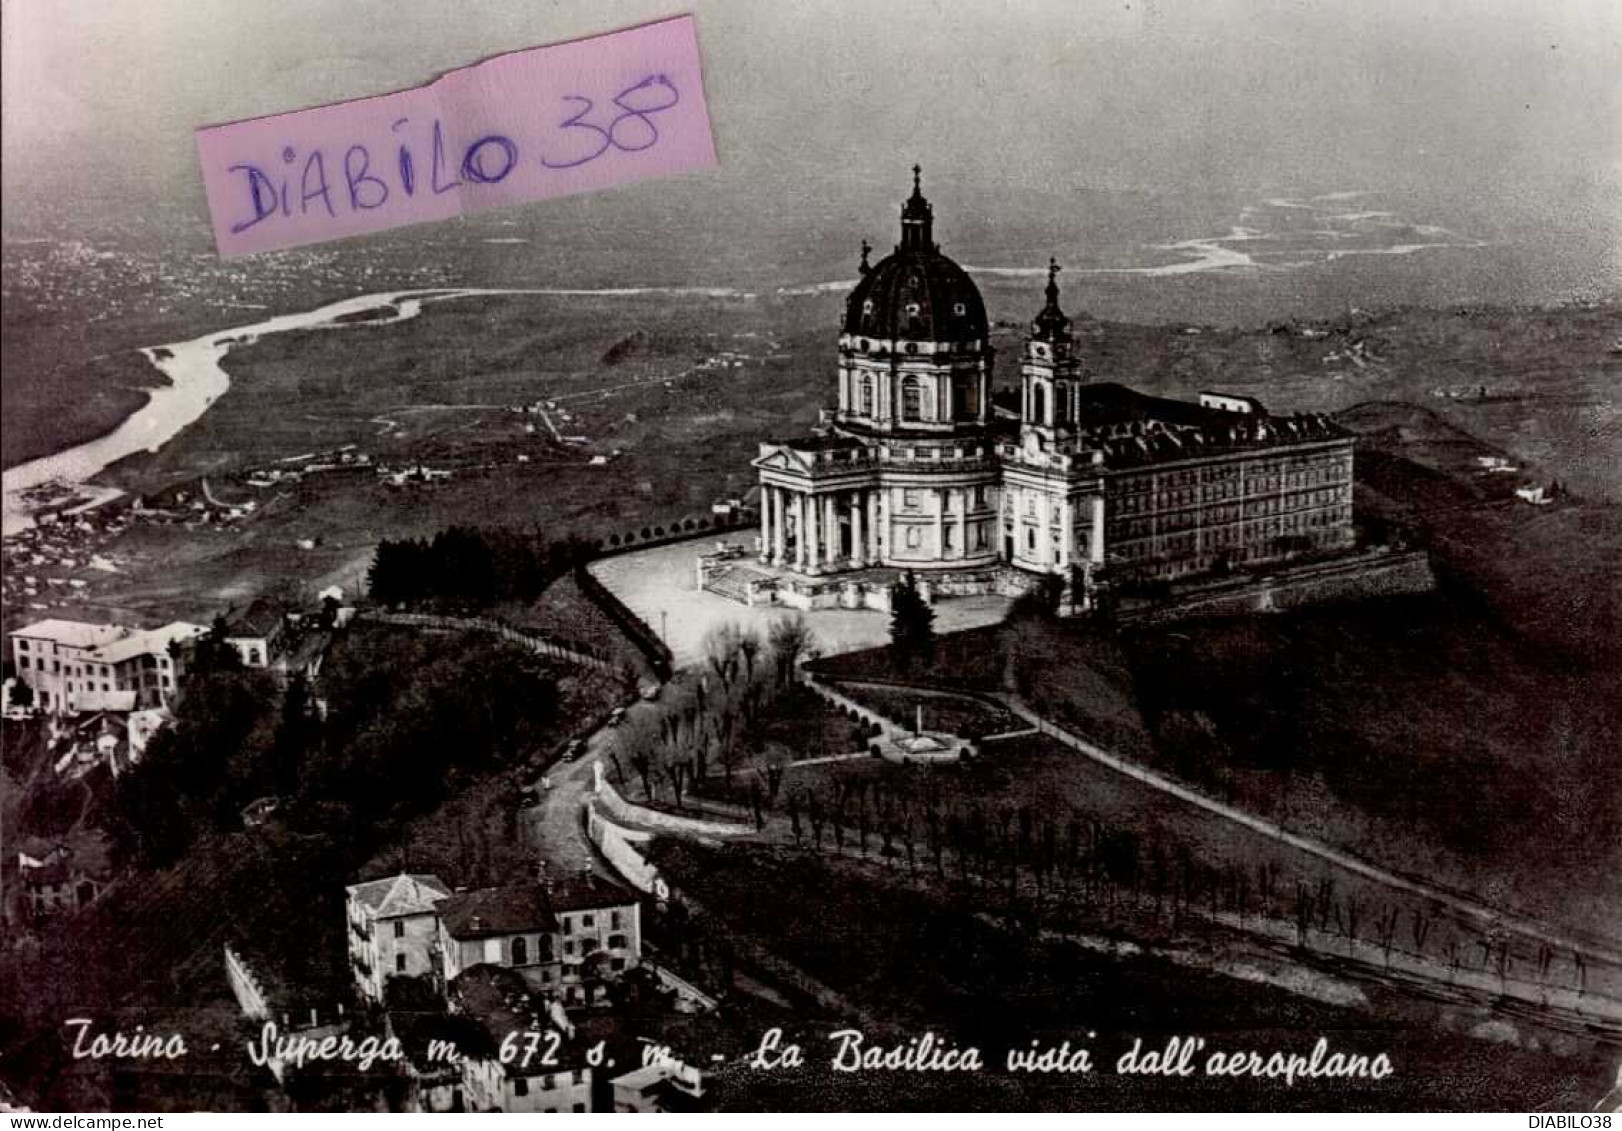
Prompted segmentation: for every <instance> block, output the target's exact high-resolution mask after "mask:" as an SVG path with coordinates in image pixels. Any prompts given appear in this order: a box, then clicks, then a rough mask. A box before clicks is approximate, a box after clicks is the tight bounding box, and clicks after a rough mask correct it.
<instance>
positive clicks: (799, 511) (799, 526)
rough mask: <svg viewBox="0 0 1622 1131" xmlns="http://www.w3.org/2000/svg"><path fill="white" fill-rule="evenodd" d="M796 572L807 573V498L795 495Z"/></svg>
mask: <svg viewBox="0 0 1622 1131" xmlns="http://www.w3.org/2000/svg"><path fill="white" fill-rule="evenodd" d="M792 505H793V508H794V570H795V572H796V573H804V572H805V496H804V495H803V494H801V493H800V492H798V491H796V492H795V493H794V502H793V504H792Z"/></svg>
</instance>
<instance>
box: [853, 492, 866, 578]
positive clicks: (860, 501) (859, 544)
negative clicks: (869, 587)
mask: <svg viewBox="0 0 1622 1131" xmlns="http://www.w3.org/2000/svg"><path fill="white" fill-rule="evenodd" d="M866 506H867V496H866V495H865V494H864V493H863V492H861V491H853V492H852V493H851V496H850V560H851V564H852V565H854V566H855V567H856V568H857V569H861V568H862V567H863V566H865V565H866V564H867V545H866V543H865V542H863V540H862V509H863V508H864V507H866Z"/></svg>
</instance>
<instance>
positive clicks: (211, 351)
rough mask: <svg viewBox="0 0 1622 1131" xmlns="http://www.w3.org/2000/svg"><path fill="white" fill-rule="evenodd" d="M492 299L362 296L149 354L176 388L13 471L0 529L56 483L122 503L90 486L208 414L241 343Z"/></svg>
mask: <svg viewBox="0 0 1622 1131" xmlns="http://www.w3.org/2000/svg"><path fill="white" fill-rule="evenodd" d="M491 293H498V292H493V291H485V290H444V289H439V290H412V291H394V292H390V293H385V294H373V295H359V296H357V297H354V298H346V299H342V300H340V301H338V302H334V303H330V304H328V305H326V306H322V307H318V308H316V309H315V310H306V311H301V312H299V313H296V314H280V315H277V316H276V317H274V318H267V319H265V320H264V321H262V322H255V323H253V324H252V325H248V326H238V327H236V328H235V329H230V330H217V331H213V332H211V333H207V334H204V335H202V336H201V337H198V338H192V339H191V340H190V341H185V342H173V343H171V344H169V345H165V346H152V347H148V348H146V349H143V350H141V353H142V355H143V356H145V357H146V359H147V360H148V361H150V362H151V363H152V364H153V365H154V366H156V367H157V369H158V371H159V372H161V373H162V374H163V375H164V376H165V377H167V378H168V381H169V383H168V384H166V385H163V386H160V387H159V388H155V389H153V390H151V392H150V394H149V398H148V400H147V403H146V404H145V405H143V406H142V407H141V408H140V409H138V410H137V411H136V412H134V413H132V414H131V415H130V416H129V417H128V418H126V419H125V420H124V422H123V423H122V424H120V425H119V426H118V427H117V428H115V429H113V430H112V431H111V432H108V433H107V434H106V435H104V436H100V437H98V438H97V439H94V440H90V441H88V442H87V443H83V444H79V445H77V446H75V447H72V448H67V449H65V450H63V451H60V452H57V453H55V454H54V455H49V456H43V457H41V458H39V459H36V460H31V461H29V462H28V463H24V464H18V465H17V466H16V467H13V468H10V469H8V470H7V471H6V472H5V473H4V475H3V477H0V488H3V490H4V495H5V512H4V525H3V528H0V530H3V533H4V536H5V537H7V538H9V537H11V536H12V535H14V534H17V533H20V532H21V531H24V530H26V529H28V528H29V527H30V526H32V525H33V524H34V513H35V512H36V511H37V510H39V509H40V503H39V502H38V501H37V500H35V501H32V502H31V501H30V500H29V498H28V495H29V494H30V493H31V492H34V491H36V490H38V489H39V488H43V487H50V486H53V485H56V486H60V487H61V488H62V492H61V493H62V494H66V493H67V491H69V490H73V491H75V492H76V493H78V494H80V495H84V496H96V497H100V498H111V497H116V495H117V492H116V490H113V489H110V488H94V487H87V486H85V484H86V483H87V482H88V480H90V479H92V478H93V477H95V476H96V475H98V474H100V473H101V472H102V471H103V470H105V469H106V468H108V467H109V466H111V465H112V464H114V463H116V462H117V461H119V460H121V459H123V458H125V457H126V456H130V455H134V454H135V453H137V452H143V451H145V452H155V451H157V450H158V449H159V448H161V447H163V445H164V444H166V443H168V442H169V441H170V440H172V439H173V438H174V437H175V436H176V435H178V434H179V433H180V431H181V430H182V429H183V428H185V427H186V426H187V425H188V424H191V423H192V422H193V421H195V420H197V419H198V418H199V417H201V416H202V415H203V413H205V412H207V411H208V408H209V406H210V405H212V404H213V403H214V402H215V401H216V400H217V399H219V398H220V397H221V396H223V395H224V394H225V392H226V390H227V389H229V388H230V387H231V378H230V377H229V376H228V375H227V374H226V372H225V368H224V366H222V365H221V362H222V361H224V360H225V355H226V354H227V353H229V352H230V350H231V347H232V346H234V345H241V344H248V343H251V342H253V341H255V340H257V339H259V338H261V337H263V336H265V335H266V334H281V333H285V332H287V331H289V330H341V329H344V328H345V327H348V326H378V325H383V324H386V323H389V322H402V321H404V320H406V319H407V318H413V317H415V316H416V315H417V314H418V313H419V312H420V311H421V310H422V305H423V303H425V302H429V301H434V300H438V299H449V298H462V297H465V296H469V295H477V294H491ZM391 309H392V313H391V314H389V315H388V316H386V317H381V318H373V319H365V320H360V321H355V322H340V321H338V319H340V318H342V317H344V316H345V315H352V314H359V313H363V312H366V311H373V310H391ZM54 493H55V492H53V494H54Z"/></svg>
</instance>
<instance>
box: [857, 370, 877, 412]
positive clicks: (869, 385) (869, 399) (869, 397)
mask: <svg viewBox="0 0 1622 1131" xmlns="http://www.w3.org/2000/svg"><path fill="white" fill-rule="evenodd" d="M856 411H857V412H858V413H860V414H861V415H863V416H872V415H873V376H872V374H868V375H867V376H866V377H863V378H862V389H861V393H860V396H859V399H858V400H857V402H856Z"/></svg>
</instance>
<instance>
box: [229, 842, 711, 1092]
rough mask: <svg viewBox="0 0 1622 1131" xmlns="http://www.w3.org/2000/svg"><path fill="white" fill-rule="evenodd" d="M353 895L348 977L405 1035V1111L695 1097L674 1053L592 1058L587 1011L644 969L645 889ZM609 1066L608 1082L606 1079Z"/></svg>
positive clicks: (366, 887) (366, 888)
mask: <svg viewBox="0 0 1622 1131" xmlns="http://www.w3.org/2000/svg"><path fill="white" fill-rule="evenodd" d="M345 896H346V898H345V902H344V917H345V924H344V926H345V935H346V938H347V940H348V958H349V967H350V972H351V974H352V976H353V981H354V986H355V989H356V992H357V994H358V996H359V998H360V999H361V1001H362V1003H363V1004H364V1005H365V1006H366V1007H367V1011H369V1012H370V1015H371V1016H374V1017H381V1019H382V1024H383V1027H384V1029H385V1031H386V1033H387V1034H388V1035H389V1036H390V1037H393V1038H395V1039H396V1040H397V1041H398V1042H399V1043H400V1046H401V1049H402V1050H403V1053H404V1058H403V1061H402V1063H401V1064H400V1066H399V1067H400V1070H401V1072H402V1074H403V1076H404V1078H405V1079H406V1081H407V1082H408V1085H409V1097H408V1101H407V1103H408V1107H409V1108H410V1109H411V1110H417V1111H507V1112H569V1111H592V1110H601V1109H603V1108H606V1107H608V1106H609V1105H610V1104H612V1105H613V1107H614V1109H616V1110H622V1111H659V1110H667V1109H669V1108H671V1107H678V1106H686V1105H689V1104H690V1103H691V1102H692V1101H694V1100H696V1099H697V1098H698V1097H699V1095H700V1094H701V1091H702V1084H701V1078H700V1077H699V1075H698V1073H697V1072H696V1070H694V1069H693V1068H690V1067H689V1066H688V1065H686V1064H684V1063H683V1062H681V1061H680V1060H677V1059H674V1058H669V1057H665V1058H661V1059H660V1060H659V1062H658V1063H655V1064H642V1063H639V1062H638V1061H639V1058H637V1057H635V1056H634V1055H633V1053H634V1050H627V1049H624V1048H621V1049H617V1050H616V1051H615V1053H614V1054H613V1055H609V1056H602V1055H599V1056H597V1057H595V1058H594V1057H591V1056H589V1055H588V1047H589V1045H588V1036H597V1035H598V1034H600V1032H601V1031H602V1027H601V1026H600V1025H592V1024H590V1019H591V1018H592V1017H593V1016H594V1015H595V1016H600V1015H601V1013H602V1011H603V1010H605V1009H606V1008H607V1007H609V1006H610V1005H611V1003H612V999H613V998H614V997H615V996H616V987H617V986H618V985H619V984H620V983H622V981H623V980H624V979H625V978H626V977H627V976H628V975H630V974H631V972H632V971H636V970H638V969H639V968H640V967H642V964H643V940H642V914H641V905H640V902H639V901H638V899H637V897H636V896H634V895H632V894H630V893H628V892H626V891H624V890H622V889H621V888H619V887H617V886H615V885H613V884H611V883H609V882H608V881H606V880H602V879H600V878H598V877H596V876H595V875H593V874H591V873H590V872H586V873H582V874H581V875H579V876H575V877H569V878H566V879H560V880H551V879H549V878H548V877H547V876H546V875H545V873H544V872H543V874H542V875H541V877H540V878H539V879H537V880H533V881H528V882H523V883H514V884H506V885H501V886H497V887H487V888H479V889H474V890H464V889H457V890H454V891H453V890H452V889H451V888H450V887H449V886H448V885H446V884H445V883H444V882H443V881H441V880H440V879H439V878H438V877H437V876H434V875H431V874H424V873H400V874H398V875H394V876H388V877H384V878H382V879H376V880H370V881H367V882H364V883H358V884H354V885H351V886H350V887H348V888H347V889H345ZM226 965H227V972H228V975H229V979H230V982H231V985H232V988H233V991H234V992H235V994H236V997H237V999H238V1002H239V1004H240V1005H241V1006H242V1009H243V1012H244V1013H245V1014H247V1015H248V1016H249V1017H251V1018H256V1019H265V1020H275V1019H276V1018H277V1017H278V1016H285V1014H284V1013H282V1012H281V1003H278V1002H277V1001H276V1000H274V994H273V993H268V992H267V991H266V990H265V986H266V984H267V979H266V978H264V977H262V976H261V974H260V973H259V972H257V971H256V970H255V969H254V968H253V963H252V960H247V959H244V957H243V956H242V955H241V954H240V953H238V952H237V951H234V950H231V949H230V948H228V949H227V955H226ZM354 1019H355V1015H354V1014H353V1013H351V1014H350V1015H349V1016H348V1017H345V1016H344V1014H343V1012H342V1011H341V1010H340V1011H339V1012H338V1013H337V1014H334V1015H332V1016H330V1017H328V1018H325V1019H323V1018H320V1017H318V1016H313V1015H312V1016H311V1017H310V1018H309V1022H308V1025H307V1026H306V1028H307V1029H312V1030H316V1031H321V1032H335V1031H340V1030H343V1029H344V1028H345V1026H347V1025H349V1024H351V1023H353V1022H354ZM611 1064H612V1065H617V1068H616V1067H610V1065H611ZM272 1067H273V1069H276V1068H277V1066H275V1065H273V1066H272ZM603 1071H606V1072H609V1073H610V1074H611V1076H612V1079H608V1080H599V1079H598V1073H600V1072H603Z"/></svg>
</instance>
